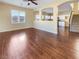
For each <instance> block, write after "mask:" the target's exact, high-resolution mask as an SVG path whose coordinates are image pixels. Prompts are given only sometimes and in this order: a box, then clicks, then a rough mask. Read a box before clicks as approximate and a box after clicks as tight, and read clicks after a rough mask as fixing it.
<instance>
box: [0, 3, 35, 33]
mask: <svg viewBox="0 0 79 59" xmlns="http://www.w3.org/2000/svg"><path fill="white" fill-rule="evenodd" d="M13 9H14V10H19V11H25V13H26V22H25V23H22V24H15V25H13V24H11V10H13ZM33 20H34V15H33V10H32V9H26V8H21V7H17V6H13V5H9V4H4V3H0V32H4V31H11V30H16V29H24V28H29V27H32V26H33Z"/></svg>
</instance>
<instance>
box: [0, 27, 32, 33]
mask: <svg viewBox="0 0 79 59" xmlns="http://www.w3.org/2000/svg"><path fill="white" fill-rule="evenodd" d="M29 28H33V27H24V28H16V29H11V30H2V31H0V33H3V32H12V31H17V30H24V29H29Z"/></svg>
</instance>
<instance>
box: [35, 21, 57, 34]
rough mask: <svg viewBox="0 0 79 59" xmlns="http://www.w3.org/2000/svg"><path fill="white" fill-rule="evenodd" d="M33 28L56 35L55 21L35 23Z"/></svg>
mask: <svg viewBox="0 0 79 59" xmlns="http://www.w3.org/2000/svg"><path fill="white" fill-rule="evenodd" d="M34 27H35V28H37V29H40V30H44V31H47V32H51V33H55V34H57V21H35V22H34Z"/></svg>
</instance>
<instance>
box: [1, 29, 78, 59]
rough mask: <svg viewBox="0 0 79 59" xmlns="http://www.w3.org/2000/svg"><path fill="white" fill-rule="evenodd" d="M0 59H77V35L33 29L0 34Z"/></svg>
mask: <svg viewBox="0 0 79 59" xmlns="http://www.w3.org/2000/svg"><path fill="white" fill-rule="evenodd" d="M0 59H79V34H78V33H69V32H68V30H67V29H64V30H62V29H59V34H58V35H55V34H52V33H48V32H44V31H41V30H37V29H33V28H30V29H24V30H18V31H12V32H5V33H0Z"/></svg>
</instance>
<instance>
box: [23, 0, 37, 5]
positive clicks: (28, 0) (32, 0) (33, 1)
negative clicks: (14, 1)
mask: <svg viewBox="0 0 79 59" xmlns="http://www.w3.org/2000/svg"><path fill="white" fill-rule="evenodd" d="M23 1H25V2H28V5H30V2H31V3H33V4H35V5H38V3H36V2H35V1H36V0H23Z"/></svg>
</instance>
